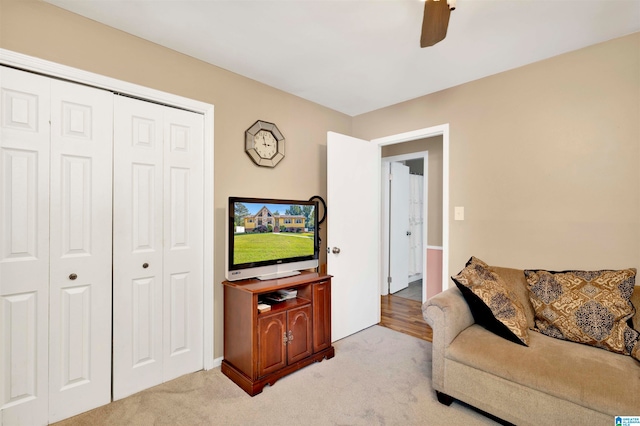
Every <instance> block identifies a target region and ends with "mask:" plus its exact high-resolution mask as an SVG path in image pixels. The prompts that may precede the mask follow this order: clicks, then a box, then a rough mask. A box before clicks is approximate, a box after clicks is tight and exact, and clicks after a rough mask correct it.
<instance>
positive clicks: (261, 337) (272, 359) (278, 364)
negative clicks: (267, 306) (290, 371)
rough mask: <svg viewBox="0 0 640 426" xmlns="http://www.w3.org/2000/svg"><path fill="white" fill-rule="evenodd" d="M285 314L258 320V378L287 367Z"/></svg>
mask: <svg viewBox="0 0 640 426" xmlns="http://www.w3.org/2000/svg"><path fill="white" fill-rule="evenodd" d="M286 319H287V314H286V312H282V313H279V314H275V315H269V316H266V317H262V316H261V317H259V318H258V377H262V376H265V375H267V374H269V373H273V372H274V371H277V370H279V369H281V368H283V367H285V366H286V365H287V334H286V333H287V328H286V325H287V323H286Z"/></svg>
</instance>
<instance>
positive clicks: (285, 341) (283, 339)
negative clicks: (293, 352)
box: [282, 331, 289, 346]
mask: <svg viewBox="0 0 640 426" xmlns="http://www.w3.org/2000/svg"><path fill="white" fill-rule="evenodd" d="M288 341H289V339H288V338H287V332H286V331H285V332H284V333H282V344H283V345H285V346H287V342H288Z"/></svg>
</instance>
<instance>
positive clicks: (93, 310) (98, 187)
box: [49, 79, 113, 422]
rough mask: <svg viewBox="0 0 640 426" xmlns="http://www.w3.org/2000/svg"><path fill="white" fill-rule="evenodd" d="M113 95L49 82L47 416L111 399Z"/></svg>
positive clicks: (68, 414) (58, 417) (58, 415)
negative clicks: (49, 182) (49, 271)
mask: <svg viewBox="0 0 640 426" xmlns="http://www.w3.org/2000/svg"><path fill="white" fill-rule="evenodd" d="M112 114H113V94H112V93H110V92H107V91H104V90H99V89H94V88H90V87H86V86H81V85H78V84H72V83H67V82H63V81H59V80H54V79H52V80H51V209H50V220H51V222H50V223H51V225H50V229H51V233H50V250H51V253H50V256H51V275H50V302H49V303H50V314H49V317H50V319H49V347H50V348H49V421H50V422H55V421H58V420H62V419H65V418H67V417H71V416H73V415H76V414H79V413H82V412H84V411H88V410H90V409H92V408H95V407H98V406H101V405H104V404H108V403H109V402H110V400H111V353H110V350H109V347H110V346H111V239H112V236H111V221H112V218H111V184H112V178H111V172H112V168H111V166H112V162H111V156H112V140H113V127H112V126H113V115H112Z"/></svg>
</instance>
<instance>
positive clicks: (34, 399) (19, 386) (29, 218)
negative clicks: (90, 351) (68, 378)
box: [0, 67, 50, 424]
mask: <svg viewBox="0 0 640 426" xmlns="http://www.w3.org/2000/svg"><path fill="white" fill-rule="evenodd" d="M49 84H50V83H49V80H48V79H46V78H44V77H40V76H36V75H33V74H27V73H24V72H20V71H16V70H13V69H10V68H5V67H0V92H1V99H0V102H1V104H0V120H1V122H0V126H1V132H0V244H1V245H0V424H46V423H47V406H48V399H47V398H48V396H47V383H48V377H47V375H48V372H47V370H48V348H49V347H48V329H47V328H48V319H49V318H48V313H49V105H50V103H49Z"/></svg>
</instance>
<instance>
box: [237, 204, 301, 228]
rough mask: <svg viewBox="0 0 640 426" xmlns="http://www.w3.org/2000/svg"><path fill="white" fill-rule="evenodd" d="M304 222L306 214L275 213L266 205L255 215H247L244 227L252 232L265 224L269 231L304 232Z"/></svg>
mask: <svg viewBox="0 0 640 426" xmlns="http://www.w3.org/2000/svg"><path fill="white" fill-rule="evenodd" d="M304 223H305V217H304V215H289V214H273V213H271V211H270V210H269V209H268V208H267V207H266V206H264V207H262V208H261V209H260V210H259V211H258V213H256V214H255V215H253V216H251V215H249V216H245V218H244V229H245V232H252V231H253V230H255V229H256V228H258V227H260V226H263V225H264V226H266V227H267V231H272V232H303V231H304V230H305V227H304Z"/></svg>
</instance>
